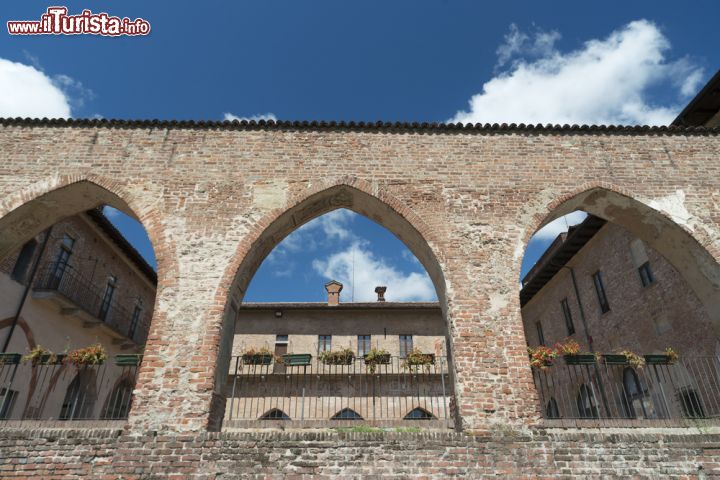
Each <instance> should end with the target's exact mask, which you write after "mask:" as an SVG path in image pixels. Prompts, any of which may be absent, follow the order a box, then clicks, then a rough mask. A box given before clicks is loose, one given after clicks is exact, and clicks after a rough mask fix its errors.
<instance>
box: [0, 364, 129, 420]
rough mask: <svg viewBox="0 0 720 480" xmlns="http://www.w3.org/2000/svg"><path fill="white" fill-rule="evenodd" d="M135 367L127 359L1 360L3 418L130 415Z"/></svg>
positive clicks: (0, 414) (114, 417)
mask: <svg viewBox="0 0 720 480" xmlns="http://www.w3.org/2000/svg"><path fill="white" fill-rule="evenodd" d="M7 355H14V354H5V356H7ZM17 356H18V358H19V354H17ZM137 370H138V366H137V365H128V364H123V362H120V363H118V362H115V363H108V362H106V363H103V364H99V365H84V366H76V365H72V364H68V363H65V362H63V361H62V360H61V359H58V360H57V361H52V362H47V363H44V364H37V363H32V362H28V363H15V364H8V363H4V364H3V363H0V424H2V422H4V421H12V420H57V421H67V420H123V419H126V418H127V415H128V411H129V410H130V406H131V403H132V391H133V389H134V386H135V379H136V375H137Z"/></svg>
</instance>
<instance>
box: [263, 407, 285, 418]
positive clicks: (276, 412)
mask: <svg viewBox="0 0 720 480" xmlns="http://www.w3.org/2000/svg"><path fill="white" fill-rule="evenodd" d="M260 420H290V417H289V416H288V414H287V413H285V412H283V411H282V410H280V409H277V408H272V409H270V410H268V411H267V412H265V414H264V415H263V416H262V417H260Z"/></svg>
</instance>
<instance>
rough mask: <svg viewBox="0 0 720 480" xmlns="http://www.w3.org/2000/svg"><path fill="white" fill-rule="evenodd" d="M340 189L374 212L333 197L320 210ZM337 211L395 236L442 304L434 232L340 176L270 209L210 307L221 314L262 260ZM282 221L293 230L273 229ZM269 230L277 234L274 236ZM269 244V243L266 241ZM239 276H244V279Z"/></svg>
mask: <svg viewBox="0 0 720 480" xmlns="http://www.w3.org/2000/svg"><path fill="white" fill-rule="evenodd" d="M343 190H345V191H348V192H350V194H351V195H352V194H353V191H354V192H359V193H360V194H361V195H364V196H366V199H367V200H369V201H370V202H375V205H374V208H370V207H368V208H362V207H358V206H357V205H352V204H351V203H352V202H351V201H345V200H344V199H342V198H337V197H335V201H336V202H337V203H335V204H333V203H330V204H327V205H321V204H322V202H324V201H326V200H327V199H330V202H332V201H333V197H334V196H335V195H336V194H338V193H339V192H341V191H343ZM316 206H320V208H316V209H315V210H313V211H312V212H310V213H308V214H307V215H304V216H300V217H297V216H295V214H296V213H298V212H299V211H300V210H301V209H302V208H303V207H308V208H309V209H312V208H314V207H316ZM381 206H384V207H385V209H386V211H385V212H381V211H380V208H382V207H381ZM378 207H379V208H378ZM338 208H347V209H349V210H353V211H355V212H356V213H359V214H361V215H364V216H366V217H368V218H370V219H371V220H373V221H376V222H377V223H379V224H380V225H382V226H383V227H385V228H387V229H388V230H390V231H391V232H393V233H394V234H395V235H397V236H398V238H400V240H402V241H403V243H405V245H406V246H408V248H410V250H411V251H412V252H413V254H415V256H416V257H417V258H418V260H419V261H420V262H421V263H422V264H423V267H424V268H425V270H426V271H427V272H428V274H429V275H430V278H431V279H432V281H433V284H434V285H435V289H436V291H437V293H438V299H440V303H441V305H444V304H445V303H446V302H445V289H446V285H445V278H444V277H443V275H442V269H441V267H440V264H441V262H442V261H443V259H444V255H443V254H442V251H441V248H440V245H441V243H440V242H439V241H438V239H437V238H436V236H435V233H434V231H433V230H432V229H431V228H430V227H429V226H428V225H427V224H426V223H425V222H424V221H423V220H422V219H421V218H420V217H419V216H418V215H417V214H416V213H414V212H413V211H412V210H411V209H410V208H409V207H408V206H407V205H406V204H405V203H403V202H402V201H401V200H399V199H398V198H397V197H395V196H394V195H392V194H391V193H390V192H388V191H387V190H386V189H384V188H382V187H380V186H379V185H377V184H374V183H370V182H368V181H366V180H362V179H359V178H357V177H352V176H344V177H341V178H339V179H334V180H333V179H330V180H324V181H320V182H317V183H314V184H313V185H311V186H310V187H308V188H307V189H305V190H302V191H300V192H295V193H293V194H291V195H290V196H289V198H288V199H287V201H286V202H285V204H284V205H283V206H282V207H280V208H275V209H273V210H271V211H269V212H267V213H266V214H265V215H264V216H263V217H262V218H260V219H259V220H258V221H257V222H256V223H255V224H254V226H253V227H252V229H251V230H250V231H249V232H248V233H247V235H245V237H244V238H243V240H242V241H241V242H240V244H239V245H238V247H237V249H236V251H235V253H234V254H233V257H232V260H231V261H230V262H229V264H228V266H227V267H226V268H225V271H224V273H223V276H222V280H221V281H220V284H219V287H218V289H217V291H216V296H215V305H216V306H217V307H221V308H223V309H224V308H225V307H226V306H227V305H228V303H229V296H228V292H230V291H231V290H233V289H235V288H238V289H239V290H240V292H242V294H244V293H245V290H246V288H247V285H248V283H249V281H250V279H252V277H253V275H254V274H255V271H256V270H257V268H258V267H259V266H260V263H261V262H262V260H263V259H264V258H265V257H266V256H267V255H268V254H269V253H270V251H271V250H272V248H274V247H275V246H276V245H277V244H279V243H280V242H281V241H282V240H283V239H284V238H285V237H286V236H287V235H288V234H290V233H291V232H293V231H294V230H296V229H297V228H299V227H300V226H301V225H303V224H304V223H307V222H309V221H310V220H312V219H314V218H317V217H319V216H321V215H324V214H326V213H328V212H330V211H332V210H335V209H338ZM387 216H394V217H395V219H396V220H399V221H400V223H402V227H404V228H406V229H407V230H408V233H407V234H403V232H398V231H397V230H398V228H397V227H394V226H392V225H388V221H387V218H386V217H387ZM283 221H289V222H292V226H290V227H288V228H284V229H278V228H277V227H278V226H279V224H281V223H282V222H283ZM274 228H275V229H277V230H278V231H277V232H276V231H273V229H274ZM410 234H412V235H414V236H415V238H413V239H410V240H409V239H408V238H403V237H407V236H408V235H410ZM268 240H272V241H269V242H268ZM413 240H417V243H413ZM254 250H255V251H258V252H259V253H260V254H259V255H254V257H255V258H251V255H250V254H251V253H253V251H254ZM249 260H252V261H253V262H254V265H253V268H251V269H249V270H248V271H247V272H243V271H242V270H243V269H244V268H247V267H248V265H247V263H248V261H249ZM243 273H245V275H244V276H243ZM443 308H444V307H443Z"/></svg>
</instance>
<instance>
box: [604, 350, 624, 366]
mask: <svg viewBox="0 0 720 480" xmlns="http://www.w3.org/2000/svg"><path fill="white" fill-rule="evenodd" d="M602 359H603V362H605V364H606V365H630V360H629V359H628V357H627V356H625V355H619V354H610V353H608V354H604V355H603V356H602Z"/></svg>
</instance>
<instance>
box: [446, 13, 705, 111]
mask: <svg viewBox="0 0 720 480" xmlns="http://www.w3.org/2000/svg"><path fill="white" fill-rule="evenodd" d="M559 38H560V35H559V33H557V32H549V33H548V32H536V33H535V34H534V38H532V39H531V38H530V36H529V35H527V34H524V33H522V32H520V31H519V30H518V28H517V27H516V26H515V25H511V27H510V33H509V34H508V35H506V36H505V42H504V43H503V45H501V46H500V47H499V48H498V51H497V54H498V65H499V66H502V65H506V64H508V63H509V64H510V67H509V69H508V70H506V71H505V72H502V73H500V74H498V75H497V76H496V77H494V78H493V79H491V80H490V81H488V82H487V83H485V84H484V85H483V89H482V92H481V93H479V94H477V95H474V96H473V97H472V98H471V99H470V102H469V104H470V108H469V110H468V111H460V112H458V113H457V114H456V115H455V116H454V117H453V118H452V119H451V120H450V121H452V122H464V123H466V122H481V123H485V122H488V123H503V122H505V123H512V122H514V123H559V124H565V123H568V124H574V123H578V124H668V123H670V121H672V119H673V118H674V116H675V114H676V113H677V112H678V111H679V110H680V107H681V104H677V105H675V104H673V105H654V104H652V103H650V102H649V101H648V99H647V96H648V95H647V92H648V90H649V89H650V88H651V87H653V86H656V85H660V84H669V85H671V86H672V87H674V88H675V90H676V93H677V95H678V97H680V96H687V95H688V94H689V93H688V92H691V93H692V92H694V91H695V89H696V88H697V86H698V84H699V82H700V79H701V78H702V76H703V73H702V70H701V69H700V68H698V67H697V66H695V65H694V64H693V63H692V62H691V61H690V60H688V59H687V58H684V59H680V60H677V61H674V62H670V61H668V60H667V59H666V57H665V54H666V53H667V51H668V50H669V49H670V42H669V41H668V40H667V38H665V36H664V35H663V34H662V33H661V32H660V30H659V28H658V27H657V26H656V25H655V24H653V23H651V22H649V21H646V20H639V21H635V22H631V23H629V24H627V25H625V26H624V27H623V28H621V29H620V30H616V31H614V32H612V33H611V34H610V35H609V36H608V37H607V38H605V39H602V40H598V39H593V40H589V41H587V42H585V43H584V44H583V45H582V47H581V48H579V49H577V50H575V51H571V52H567V53H562V52H560V51H558V50H557V49H556V48H555V42H556V41H557V40H558V39H559ZM517 56H521V57H520V58H516V59H515V60H514V61H512V62H511V59H512V58H513V57H517ZM526 57H534V58H533V59H532V60H528V59H527V58H526ZM679 79H682V80H679Z"/></svg>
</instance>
